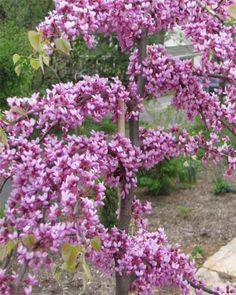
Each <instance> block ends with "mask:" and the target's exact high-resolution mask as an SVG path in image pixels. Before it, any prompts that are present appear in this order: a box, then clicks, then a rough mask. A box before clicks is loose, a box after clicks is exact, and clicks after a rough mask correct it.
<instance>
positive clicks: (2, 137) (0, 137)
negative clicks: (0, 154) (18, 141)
mask: <svg viewBox="0 0 236 295" xmlns="http://www.w3.org/2000/svg"><path fill="white" fill-rule="evenodd" d="M0 142H1V143H3V144H7V142H8V139H7V134H6V132H5V130H4V129H3V128H2V127H0Z"/></svg>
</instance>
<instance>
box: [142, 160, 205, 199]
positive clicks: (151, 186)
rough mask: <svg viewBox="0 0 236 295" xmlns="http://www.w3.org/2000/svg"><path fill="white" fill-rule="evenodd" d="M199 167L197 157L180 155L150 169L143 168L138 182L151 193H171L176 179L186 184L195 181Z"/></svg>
mask: <svg viewBox="0 0 236 295" xmlns="http://www.w3.org/2000/svg"><path fill="white" fill-rule="evenodd" d="M198 169H199V161H198V160H197V159H195V158H194V159H193V158H185V157H184V156H179V157H177V158H172V159H170V160H163V161H161V162H160V163H159V164H158V165H156V166H154V167H153V168H152V169H150V170H144V169H141V170H140V171H139V173H138V182H139V185H140V186H141V187H145V188H147V189H148V192H149V193H150V194H154V195H158V194H169V193H170V192H171V191H172V188H173V182H174V181H175V182H176V180H177V181H179V182H180V183H181V184H184V185H186V184H193V183H195V182H196V177H197V171H198Z"/></svg>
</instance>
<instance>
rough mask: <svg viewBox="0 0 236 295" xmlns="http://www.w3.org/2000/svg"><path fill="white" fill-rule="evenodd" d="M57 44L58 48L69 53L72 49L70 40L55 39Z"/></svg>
mask: <svg viewBox="0 0 236 295" xmlns="http://www.w3.org/2000/svg"><path fill="white" fill-rule="evenodd" d="M55 45H56V48H57V49H58V50H60V51H61V52H63V53H65V54H67V55H69V53H70V51H71V45H70V42H69V41H68V40H66V39H64V38H58V39H55Z"/></svg>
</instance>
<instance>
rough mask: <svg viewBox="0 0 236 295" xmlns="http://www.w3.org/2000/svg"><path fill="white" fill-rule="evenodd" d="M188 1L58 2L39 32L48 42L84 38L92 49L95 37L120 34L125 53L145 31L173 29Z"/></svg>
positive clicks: (118, 35)
mask: <svg viewBox="0 0 236 295" xmlns="http://www.w3.org/2000/svg"><path fill="white" fill-rule="evenodd" d="M185 2H186V1H185V0H176V1H173V0H172V1H171V0H165V1H150V0H148V1H147V0H146V1H140V0H129V1H126V0H119V1H117V0H109V1H103V0H98V1H92V0H80V1H76V2H75V1H72V0H67V1H55V4H56V7H55V10H54V11H53V12H51V13H50V14H49V15H48V17H47V18H46V19H45V21H44V22H43V23H41V24H40V26H39V31H40V32H41V33H42V35H43V36H44V37H45V38H48V39H51V38H55V37H58V36H63V37H66V38H67V39H72V40H73V39H75V38H76V37H77V36H78V35H82V37H83V39H84V40H85V42H86V43H87V45H88V46H89V47H90V46H92V45H93V43H94V41H95V40H94V36H93V34H94V33H97V32H99V33H103V34H105V35H108V34H111V33H116V35H117V38H118V41H119V44H120V46H121V48H122V49H123V50H125V49H127V48H130V47H132V46H133V44H134V41H135V39H138V38H139V37H140V35H141V32H142V29H141V28H143V29H145V30H147V31H148V32H149V33H155V32H159V31H161V30H162V29H171V28H172V27H173V26H174V24H175V20H176V19H177V18H178V16H179V15H181V12H182V10H183V8H184V7H185V6H186V5H185Z"/></svg>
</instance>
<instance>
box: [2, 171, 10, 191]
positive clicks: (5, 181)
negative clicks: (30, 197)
mask: <svg viewBox="0 0 236 295" xmlns="http://www.w3.org/2000/svg"><path fill="white" fill-rule="evenodd" d="M11 177H12V174H11V175H9V176H8V177H7V178H5V179H4V181H3V183H2V184H1V187H0V194H1V193H2V190H3V188H4V186H5V184H6V183H7V181H8V180H9V179H10V178H11Z"/></svg>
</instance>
